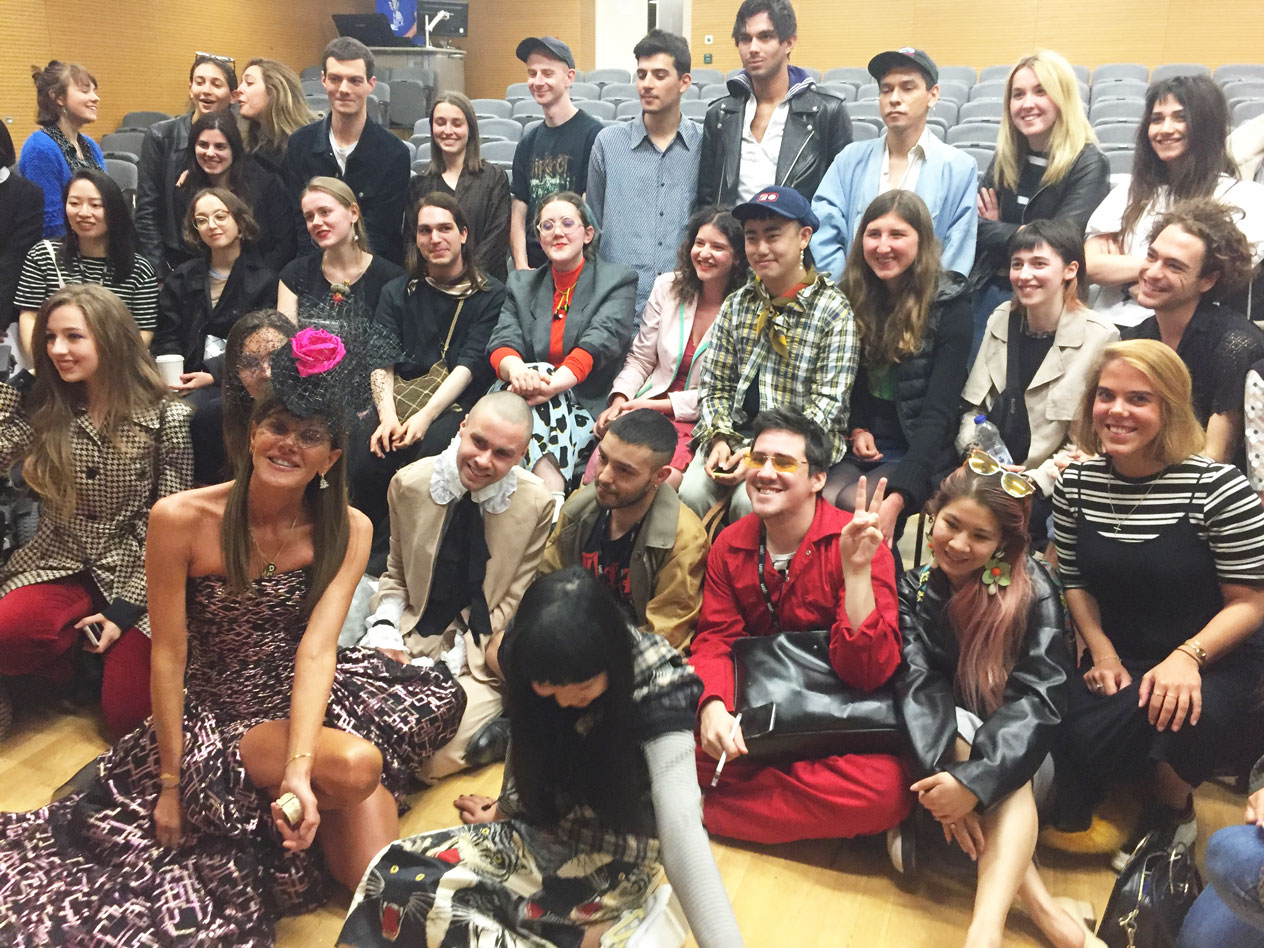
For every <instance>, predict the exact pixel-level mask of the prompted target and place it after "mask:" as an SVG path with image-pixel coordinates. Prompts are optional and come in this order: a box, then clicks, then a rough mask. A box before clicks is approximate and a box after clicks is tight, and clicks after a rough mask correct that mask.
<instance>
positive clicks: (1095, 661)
mask: <svg viewBox="0 0 1264 948" xmlns="http://www.w3.org/2000/svg"><path fill="white" fill-rule="evenodd" d="M1112 658H1113V659H1114V660H1115V661H1119V655H1118V654H1117V653H1116V652H1111V653H1110V654H1109V655H1107V656H1105V657H1104V658H1101V659H1097V658H1094V659H1093V667H1094V668H1096V667H1097V666H1098V665H1100V664H1102V663H1103V662H1109V661H1110V660H1111V659H1112Z"/></svg>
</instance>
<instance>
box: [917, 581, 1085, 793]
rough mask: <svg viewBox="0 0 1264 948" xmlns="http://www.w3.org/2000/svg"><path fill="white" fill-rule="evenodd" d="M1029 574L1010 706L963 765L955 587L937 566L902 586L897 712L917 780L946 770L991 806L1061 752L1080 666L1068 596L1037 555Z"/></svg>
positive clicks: (986, 726) (985, 729) (1009, 684)
mask: <svg viewBox="0 0 1264 948" xmlns="http://www.w3.org/2000/svg"><path fill="white" fill-rule="evenodd" d="M1027 575H1028V576H1030V577H1031V585H1032V593H1033V598H1032V602H1031V606H1030V607H1029V608H1028V610H1027V629H1026V633H1025V634H1024V636H1023V638H1022V642H1021V645H1020V648H1019V651H1018V661H1017V662H1016V663H1015V665H1014V668H1013V670H1011V671H1010V673H1009V679H1008V680H1007V681H1006V683H1005V691H1004V695H1003V699H1002V703H1001V706H1000V707H999V708H997V709H996V710H995V711H994V712H992V714H991V715H989V716H988V717H987V719H986V720H985V721H984V722H983V726H982V727H981V728H979V730H978V732H977V733H976V734H975V736H974V743H973V745H972V746H971V748H970V759H969V760H965V761H956V762H954V761H953V745H954V744H955V743H956V740H957V716H956V710H955V709H956V707H957V705H958V704H959V703H960V702H959V701H958V699H957V696H956V694H955V691H954V682H955V680H956V674H957V661H958V659H959V657H960V651H959V648H958V644H957V633H956V632H955V631H954V630H953V629H952V626H951V625H950V624H949V621H948V616H947V611H946V607H947V603H948V597H949V596H950V595H951V593H952V590H951V587H950V586H949V583H948V579H947V577H945V576H944V574H943V573H941V572H940V571H939V570H938V569H935V568H933V567H930V566H927V567H923V568H922V569H912V570H909V571H908V572H906V573H905V574H904V575H903V576H901V577H900V582H899V598H900V634H901V635H902V636H903V637H904V660H903V661H902V662H901V664H900V668H899V670H898V671H897V672H896V673H895V679H894V682H895V694H896V708H897V709H898V711H899V714H900V723H901V726H902V727H903V729H904V733H905V735H906V736H907V737H908V742H909V746H910V747H911V748H912V751H913V756H914V758H915V761H916V768H917V774H916V776H917V777H919V778H920V777H925V776H929V775H930V774H934V773H939V772H940V771H947V772H948V773H950V774H952V775H953V776H954V777H956V778H957V779H958V780H960V781H961V783H962V784H964V785H965V787H966V788H967V789H969V790H970V792H971V793H973V794H974V795H975V796H976V797H978V798H979V805H980V807H982V808H983V809H986V808H987V807H990V806H991V805H992V804H994V803H996V802H997V801H998V800H1000V799H1002V798H1003V797H1005V796H1006V795H1007V794H1010V793H1012V792H1013V791H1015V790H1017V789H1018V788H1019V787H1021V786H1022V785H1023V784H1025V783H1027V782H1028V781H1029V780H1031V778H1032V777H1033V776H1034V775H1035V773H1036V771H1037V770H1038V769H1039V767H1040V764H1041V762H1042V761H1043V760H1044V759H1045V757H1046V755H1048V753H1049V751H1050V750H1051V749H1052V747H1053V740H1054V735H1055V733H1056V731H1057V728H1058V725H1059V724H1060V723H1061V721H1062V715H1063V712H1064V711H1065V710H1066V702H1067V691H1068V689H1067V681H1068V679H1069V676H1070V675H1071V673H1072V670H1073V665H1072V662H1071V653H1070V650H1069V649H1068V648H1067V642H1066V625H1065V614H1064V610H1063V608H1062V599H1061V597H1060V596H1059V594H1058V589H1057V587H1056V586H1054V584H1053V580H1051V579H1050V578H1049V574H1048V573H1046V572H1045V569H1044V567H1043V566H1042V565H1041V564H1040V563H1038V562H1036V561H1035V560H1033V559H1031V558H1030V557H1028V559H1027ZM923 579H924V580H925V582H923ZM980 717H982V715H980Z"/></svg>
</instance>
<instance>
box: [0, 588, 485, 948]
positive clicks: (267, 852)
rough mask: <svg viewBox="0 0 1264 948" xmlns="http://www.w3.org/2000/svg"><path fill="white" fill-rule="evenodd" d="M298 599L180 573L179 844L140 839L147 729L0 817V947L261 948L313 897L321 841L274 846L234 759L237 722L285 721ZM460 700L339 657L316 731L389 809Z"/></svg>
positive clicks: (434, 679)
mask: <svg viewBox="0 0 1264 948" xmlns="http://www.w3.org/2000/svg"><path fill="white" fill-rule="evenodd" d="M306 590H307V581H306V577H305V574H304V573H303V572H302V571H293V572H288V573H278V574H277V575H275V576H272V577H270V578H266V579H261V580H258V581H257V582H255V583H254V585H253V587H252V589H251V590H250V592H249V593H248V594H245V595H241V594H235V593H232V592H230V591H229V590H228V589H227V587H226V585H225V582H224V580H223V579H222V578H221V577H217V576H202V577H197V578H194V579H190V581H189V585H188V610H187V615H188V632H189V639H188V642H189V647H188V662H187V666H186V667H187V670H186V675H185V684H186V696H185V716H184V735H185V737H184V741H185V751H184V760H183V764H182V767H181V775H180V796H181V800H182V802H183V807H184V839H183V841H182V842H181V845H180V846H179V848H178V849H176V850H168V849H166V848H164V847H163V846H161V845H159V844H158V842H157V840H156V839H155V838H154V829H153V808H154V802H155V800H156V798H157V795H158V790H159V782H158V774H159V770H160V768H159V763H158V745H157V739H156V736H155V733H154V728H153V724H152V721H147V722H146V723H145V724H144V725H142V726H141V727H139V728H137V729H136V730H135V731H133V732H132V733H131V734H128V735H127V736H126V737H124V738H123V739H122V740H120V741H119V743H118V744H117V745H115V747H114V748H112V749H111V750H110V751H108V752H107V753H105V754H103V755H102V756H101V757H100V758H99V759H98V760H97V776H96V779H95V780H94V781H93V782H92V783H91V785H90V786H88V787H87V788H86V789H84V790H81V791H79V792H77V793H74V794H72V795H70V796H68V797H66V798H64V799H62V800H59V801H57V802H56V803H52V804H50V805H49V806H46V807H44V808H42V809H39V810H33V811H31V812H29V813H5V814H0V945H4V946H36V945H59V946H74V948H88V946H91V948H101V946H118V948H149V946H160V945H161V946H205V948H210V946H215V948H228V946H234V948H237V946H248V948H263V946H269V945H272V944H273V940H274V926H275V923H276V920H277V919H278V918H279V917H280V916H282V915H287V914H294V913H298V912H303V911H307V910H310V909H312V908H314V907H316V906H317V905H319V904H321V902H323V901H324V900H325V898H326V895H327V891H328V887H329V884H330V879H329V876H328V873H327V872H326V870H325V868H324V865H323V862H322V860H321V858H320V853H319V847H312V848H310V849H308V850H306V851H304V852H300V853H291V852H288V851H287V850H285V849H284V848H282V846H281V837H280V834H279V833H278V832H277V830H276V827H275V826H274V825H273V823H272V817H271V813H270V810H269V803H270V801H269V798H268V794H267V793H266V792H265V791H261V790H258V789H256V788H255V787H254V786H253V785H251V783H250V782H249V781H248V780H247V779H246V772H245V768H244V767H243V765H242V762H241V757H240V754H239V753H238V747H239V744H240V741H241V738H242V735H244V734H245V733H246V732H247V731H248V730H250V728H252V727H254V726H255V725H256V724H259V723H261V722H263V721H269V720H274V719H279V718H286V717H288V716H289V706H290V687H291V684H292V682H293V677H294V656H295V652H296V650H297V648H298V644H299V640H300V639H301V638H302V636H303V631H304V629H305V627H306V619H305V618H304V616H303V614H302V611H301V604H302V600H303V596H304V594H305V593H306ZM464 706H465V694H464V692H463V691H462V690H461V688H460V686H459V685H457V684H456V682H455V681H454V680H453V679H452V678H451V676H449V675H448V674H447V672H446V670H445V669H442V668H441V669H440V670H437V671H436V670H425V669H419V668H416V667H413V666H409V665H401V664H398V663H396V662H393V661H390V660H389V659H386V658H384V657H383V656H381V655H380V654H379V653H377V652H376V651H373V650H369V649H359V648H353V649H342V650H340V651H339V653H338V667H337V671H336V673H335V675H334V683H333V689H332V692H331V694H330V697H329V705H328V709H327V711H326V715H325V724H326V725H327V726H329V727H333V728H338V729H340V730H344V731H348V732H350V733H352V734H356V735H358V736H360V737H362V738H364V739H365V740H367V741H369V742H371V743H372V744H373V745H375V746H376V747H377V748H378V749H379V750H380V751H381V752H382V758H383V768H382V771H383V772H382V782H383V784H385V786H386V787H387V788H388V789H389V790H390V791H391V792H392V793H393V794H394V795H395V798H396V799H397V800H401V801H402V797H403V794H404V793H405V791H406V790H408V789H409V788H410V781H411V774H412V771H413V769H414V768H415V767H416V765H417V764H418V763H419V762H420V761H421V760H423V759H424V758H425V757H427V756H428V755H430V754H432V753H433V752H434V751H435V750H437V749H438V748H439V747H441V746H442V745H443V744H444V743H446V742H447V741H448V740H449V739H451V737H452V736H453V734H455V733H456V728H457V725H458V723H459V722H460V720H461V715H462V713H463V712H464V709H465V708H464Z"/></svg>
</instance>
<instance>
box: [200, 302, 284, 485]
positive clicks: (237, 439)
mask: <svg viewBox="0 0 1264 948" xmlns="http://www.w3.org/2000/svg"><path fill="white" fill-rule="evenodd" d="M297 331H298V327H296V326H295V325H294V324H293V323H292V322H290V320H289V319H288V318H287V317H286V316H285V315H283V314H282V313H281V312H280V311H279V310H275V309H257V310H255V311H254V312H252V313H247V314H246V315H245V316H242V317H241V319H239V320H237V322H235V323H233V328H232V329H230V330H229V331H228V338H227V339H226V340H225V342H224V366H223V382H221V383H220V390H219V393H218V397H216V398H214V399H212V400H211V401H210V402H208V403H207V404H205V405H203V406H202V407H201V408H199V409H198V410H197V411H196V412H194V414H193V418H192V420H191V421H190V422H189V435H190V437H191V438H192V439H193V481H194V483H196V484H218V483H220V482H221V481H226V480H231V479H232V476H233V470H232V464H231V463H230V460H229V459H230V458H232V459H236V460H243V459H245V457H246V455H247V451H246V444H247V439H248V437H249V435H250V416H251V414H252V413H253V412H254V410H255V403H256V402H258V401H259V400H260V399H261V398H262V397H263V396H264V395H265V394H267V392H268V390H269V386H270V383H271V380H272V353H274V352H276V351H277V350H278V349H280V348H281V347H282V346H283V345H285V343H286V342H287V341H288V340H290V339H292V338H293V337H294V334H295V333H296V332H297Z"/></svg>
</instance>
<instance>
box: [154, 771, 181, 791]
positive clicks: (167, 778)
mask: <svg viewBox="0 0 1264 948" xmlns="http://www.w3.org/2000/svg"><path fill="white" fill-rule="evenodd" d="M158 783H159V784H160V785H161V786H162V788H163V789H164V790H174V789H175V788H176V787H178V786H180V775H179V774H169V773H167V772H166V771H165V770H164V771H163V772H162V773H160V774H159V775H158Z"/></svg>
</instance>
